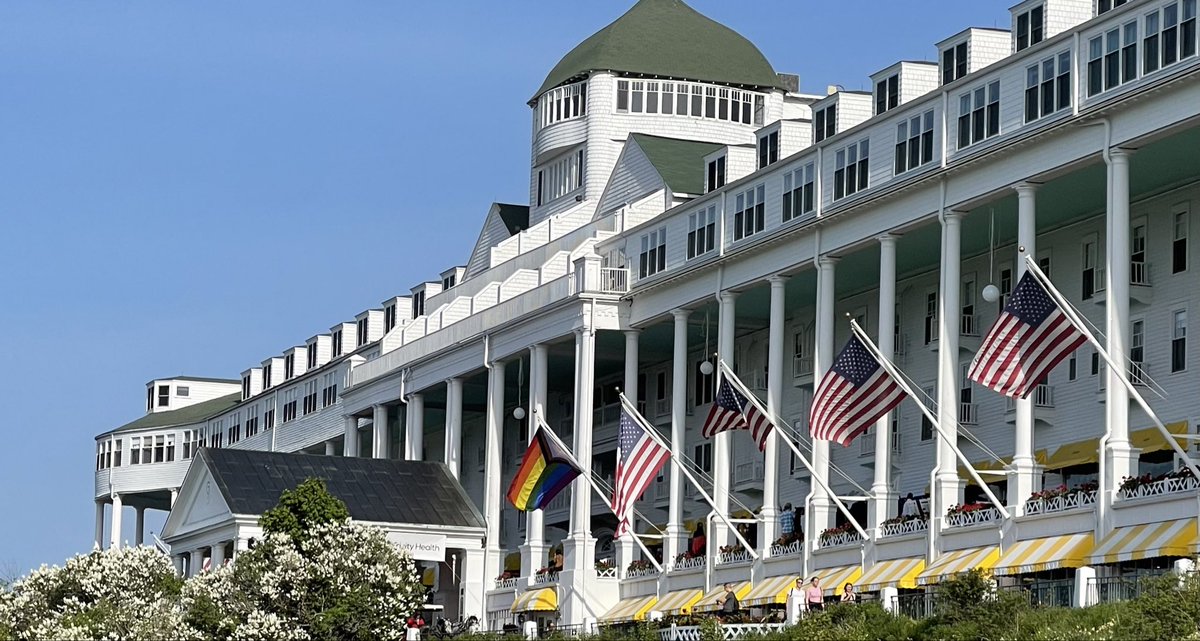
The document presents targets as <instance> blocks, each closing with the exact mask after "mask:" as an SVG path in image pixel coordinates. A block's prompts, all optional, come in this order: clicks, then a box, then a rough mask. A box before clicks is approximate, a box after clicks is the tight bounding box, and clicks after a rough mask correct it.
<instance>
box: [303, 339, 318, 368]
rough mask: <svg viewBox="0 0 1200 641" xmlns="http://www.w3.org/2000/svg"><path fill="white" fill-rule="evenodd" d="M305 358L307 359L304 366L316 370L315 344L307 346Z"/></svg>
mask: <svg viewBox="0 0 1200 641" xmlns="http://www.w3.org/2000/svg"><path fill="white" fill-rule="evenodd" d="M306 358H307V363H306V364H307V366H308V367H307V369H316V368H317V344H316V343H313V344H312V345H309V346H308V355H307V356H306Z"/></svg>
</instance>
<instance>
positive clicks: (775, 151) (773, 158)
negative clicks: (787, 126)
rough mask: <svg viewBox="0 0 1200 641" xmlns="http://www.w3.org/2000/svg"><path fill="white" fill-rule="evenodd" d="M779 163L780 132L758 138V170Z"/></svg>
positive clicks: (776, 131)
mask: <svg viewBox="0 0 1200 641" xmlns="http://www.w3.org/2000/svg"><path fill="white" fill-rule="evenodd" d="M778 161H779V130H778V129H776V130H775V131H772V132H771V133H769V134H766V135H764V136H759V138H758V168H759V169H762V168H763V167H766V166H768V165H770V164H772V163H775V162H778Z"/></svg>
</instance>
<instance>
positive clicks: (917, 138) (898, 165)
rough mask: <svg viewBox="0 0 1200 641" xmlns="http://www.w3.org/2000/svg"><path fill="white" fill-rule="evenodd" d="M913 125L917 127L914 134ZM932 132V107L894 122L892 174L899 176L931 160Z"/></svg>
mask: <svg viewBox="0 0 1200 641" xmlns="http://www.w3.org/2000/svg"><path fill="white" fill-rule="evenodd" d="M914 127H916V129H917V133H916V134H915V135H914V134H913V131H914ZM933 132H934V126H933V109H927V110H925V111H924V112H920V113H917V114H916V115H914V116H908V117H906V118H904V119H902V120H901V121H900V122H898V123H896V147H895V150H896V153H895V157H894V159H893V166H892V172H893V175H895V176H899V175H900V174H903V173H907V172H909V171H912V170H914V169H917V168H920V167H923V166H925V165H927V164H929V163H931V162H933V158H934V144H933V142H934V133H933Z"/></svg>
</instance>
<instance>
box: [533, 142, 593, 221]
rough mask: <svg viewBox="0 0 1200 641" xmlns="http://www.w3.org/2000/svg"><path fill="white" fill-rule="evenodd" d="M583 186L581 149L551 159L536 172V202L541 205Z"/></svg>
mask: <svg viewBox="0 0 1200 641" xmlns="http://www.w3.org/2000/svg"><path fill="white" fill-rule="evenodd" d="M582 186H583V150H582V149H579V150H576V151H574V152H572V153H568V154H566V155H564V156H561V157H559V158H558V159H556V160H553V161H551V162H550V163H549V164H548V165H546V166H545V167H542V168H541V169H539V170H538V173H537V204H538V206H539V207H540V206H542V205H544V204H546V203H548V202H550V201H552V200H556V199H558V198H562V197H563V196H566V195H567V194H569V193H571V192H573V191H575V190H576V189H579V188H580V187H582Z"/></svg>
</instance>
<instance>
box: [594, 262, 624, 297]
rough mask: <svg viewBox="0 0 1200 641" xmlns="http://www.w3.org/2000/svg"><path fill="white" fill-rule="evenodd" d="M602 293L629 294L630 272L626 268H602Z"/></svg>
mask: <svg viewBox="0 0 1200 641" xmlns="http://www.w3.org/2000/svg"><path fill="white" fill-rule="evenodd" d="M600 291H601V293H604V294H628V293H629V270H628V269H626V268H624V267H601V268H600Z"/></svg>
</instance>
